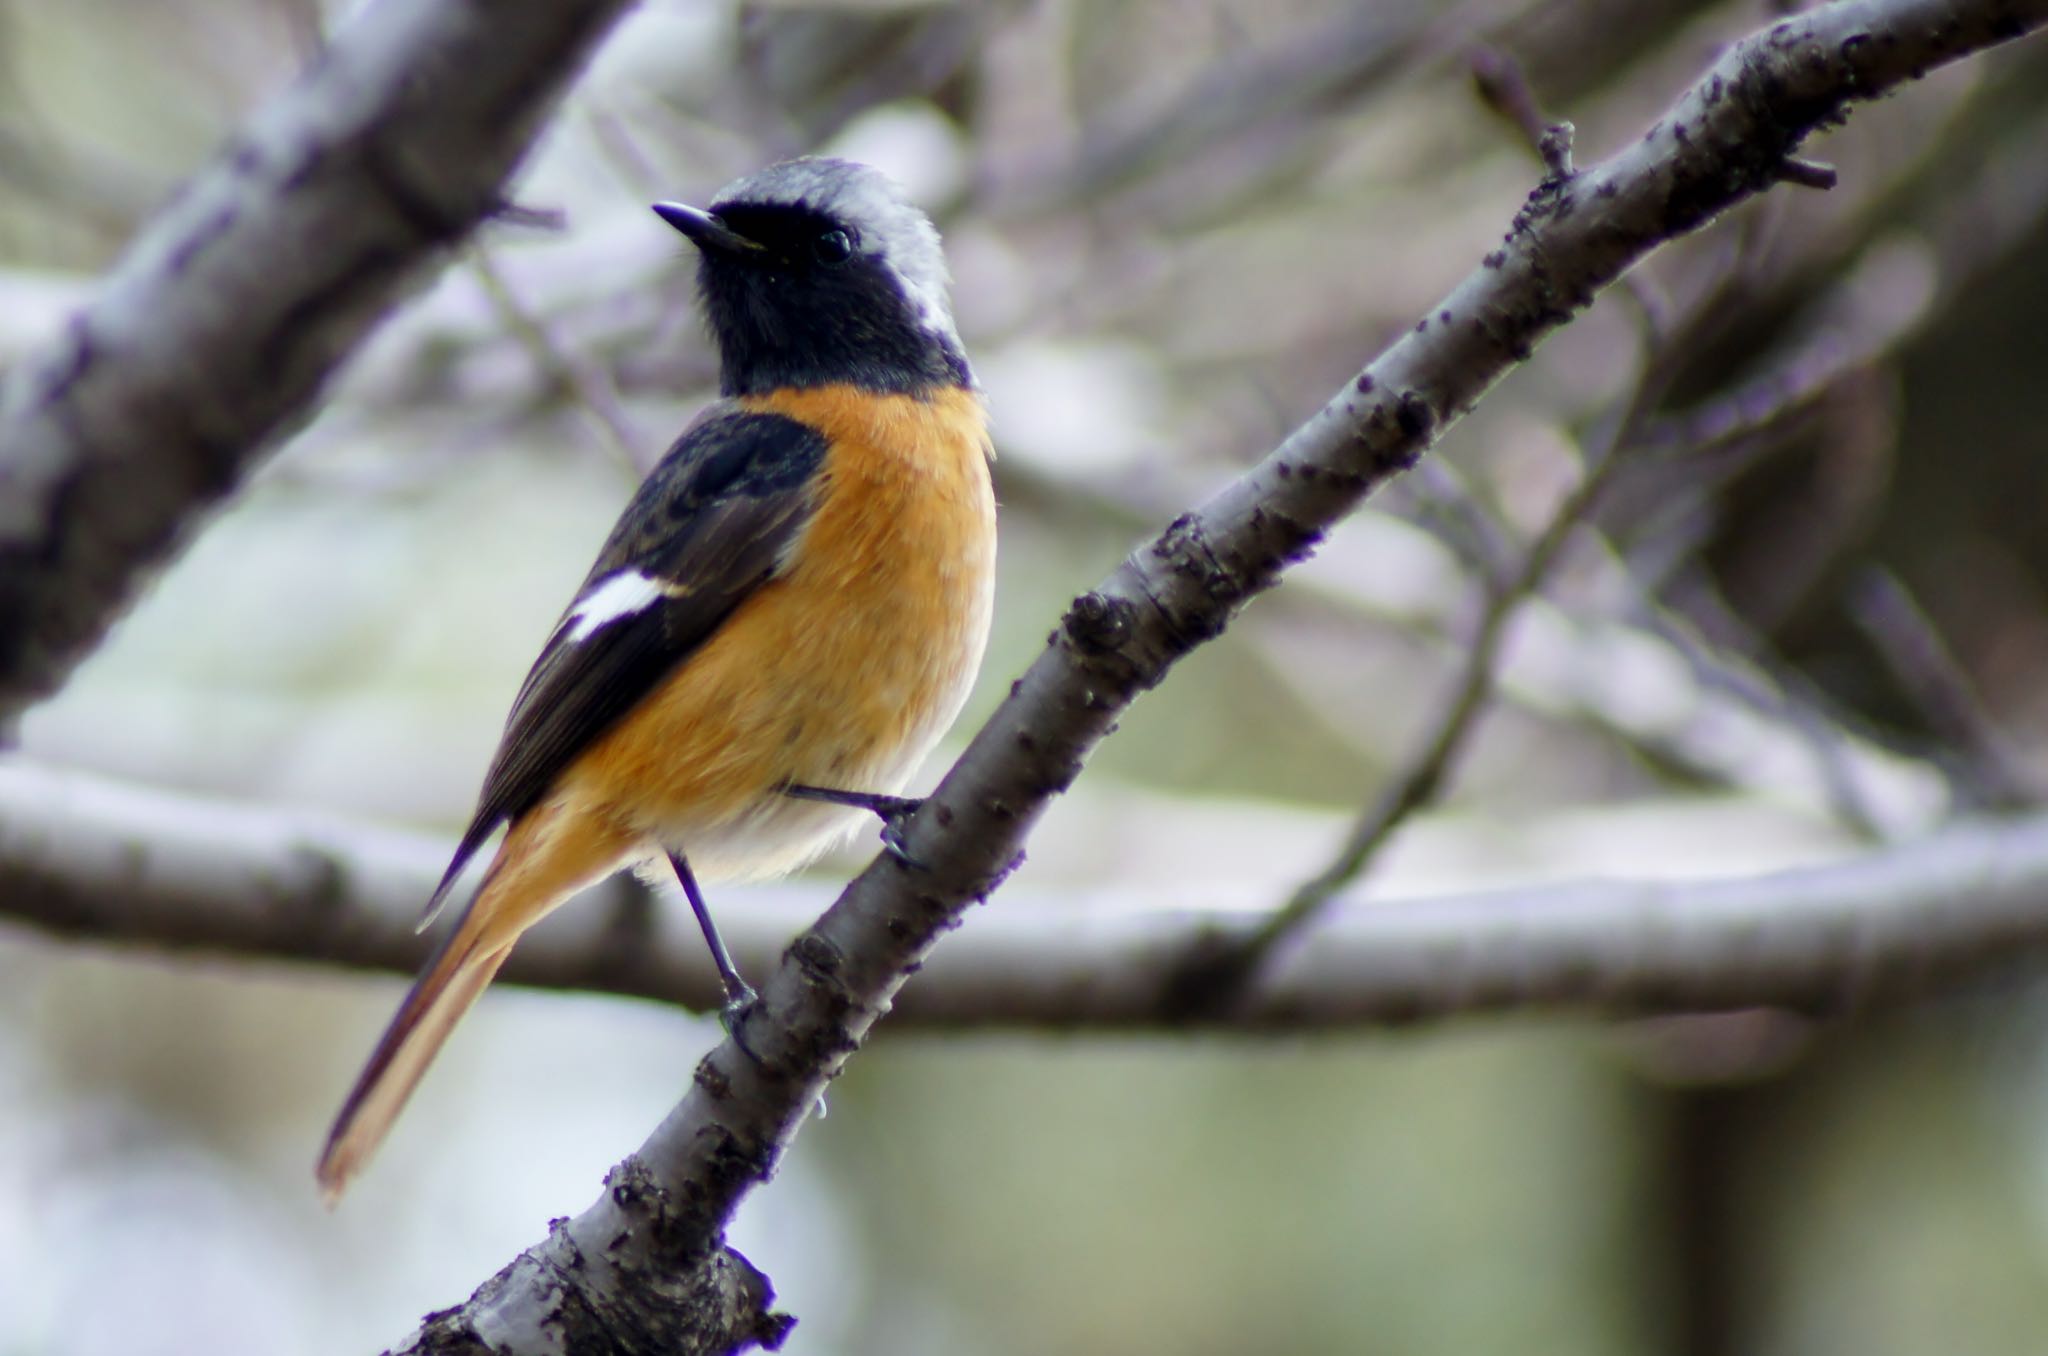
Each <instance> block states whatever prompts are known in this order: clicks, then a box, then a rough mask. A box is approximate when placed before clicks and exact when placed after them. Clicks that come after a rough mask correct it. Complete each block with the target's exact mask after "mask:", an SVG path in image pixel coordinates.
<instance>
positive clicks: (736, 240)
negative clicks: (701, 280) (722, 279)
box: [654, 202, 763, 255]
mask: <svg viewBox="0 0 2048 1356" xmlns="http://www.w3.org/2000/svg"><path fill="white" fill-rule="evenodd" d="M654 215H656V216H658V217H660V218H661V219H662V220H663V221H665V222H667V223H668V224H669V225H671V226H673V227H675V228H676V229H677V230H679V231H681V232H682V233H683V234H684V235H686V236H688V237H690V242H691V243H692V244H694V245H695V246H696V247H697V248H698V249H700V250H703V251H705V252H706V253H707V254H711V253H716V254H735V255H745V254H758V253H760V251H761V249H762V248H763V247H762V246H761V245H760V244H759V243H757V242H755V241H752V240H749V239H747V238H746V237H745V236H743V235H741V234H740V233H739V232H738V231H735V230H734V229H733V228H732V227H730V226H728V225H726V224H725V223H724V222H722V221H720V220H719V219H718V218H717V217H715V216H713V215H712V214H711V213H709V212H706V211H704V210H703V209H702V208H698V207H685V206H683V205H682V204H681V203H679V202H658V203H656V204H654Z"/></svg>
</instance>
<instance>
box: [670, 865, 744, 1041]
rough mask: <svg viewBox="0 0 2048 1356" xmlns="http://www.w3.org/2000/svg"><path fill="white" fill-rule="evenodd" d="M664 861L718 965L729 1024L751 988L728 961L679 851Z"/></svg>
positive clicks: (723, 946)
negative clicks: (672, 872)
mask: <svg viewBox="0 0 2048 1356" xmlns="http://www.w3.org/2000/svg"><path fill="white" fill-rule="evenodd" d="M668 864H669V869H670V870H672V871H674V872H675V873H676V882H677V883H678V884H679V885H681V886H682V887H683V894H684V895H686V896H688V898H689V901H690V912H692V913H694V914H696V915H697V926H698V927H700V928H702V929H704V944H705V945H706V946H708V947H710V948H711V963H712V964H713V965H715V966H717V967H718V978H719V982H720V983H722V984H724V985H725V1021H726V1023H727V1025H728V1026H730V1025H731V1024H732V1022H733V1020H734V1019H735V1017H736V1016H737V1015H738V1014H739V1013H740V1012H741V1011H742V1010H743V1009H745V1008H746V1007H747V1006H748V1005H750V1004H751V1003H753V1001H754V997H755V995H754V991H753V989H752V988H751V987H749V986H748V984H747V981H746V980H744V979H742V978H741V977H740V971H739V967H738V966H736V965H734V964H733V963H732V953H731V952H730V951H727V950H726V949H725V939H724V938H723V937H720V936H719V935H718V925H717V924H716V923H714V922H712V921H711V910H709V909H707V908H705V907H704V892H703V891H702V890H699V889H698V888H697V877H696V876H694V875H693V874H691V872H690V864H689V863H688V862H686V861H684V860H683V854H682V853H680V852H671V853H669V854H668Z"/></svg>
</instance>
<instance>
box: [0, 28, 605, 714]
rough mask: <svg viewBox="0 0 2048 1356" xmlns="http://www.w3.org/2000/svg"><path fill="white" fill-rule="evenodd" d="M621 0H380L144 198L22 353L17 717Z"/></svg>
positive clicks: (409, 284)
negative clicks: (189, 165)
mask: <svg viewBox="0 0 2048 1356" xmlns="http://www.w3.org/2000/svg"><path fill="white" fill-rule="evenodd" d="M623 8H624V5H623V3H621V2H620V0H580V2H579V3H571V4H553V3H537V4H524V5H509V6H499V7H495V8H493V9H492V10H491V11H490V12H489V13H488V14H487V13H485V12H483V11H481V10H477V9H474V8H472V7H469V6H465V5H461V4H456V3H448V2H443V3H431V4H411V3H391V4H384V5H380V6H376V7H372V8H368V9H365V10H363V11H362V12H361V13H359V14H358V15H356V17H355V19H354V21H353V23H352V24H351V25H350V26H349V27H348V28H347V29H345V30H344V31H343V32H341V33H340V34H338V35H337V36H336V38H335V40H334V41H333V42H332V43H331V44H329V45H328V46H327V47H326V48H325V49H324V51H323V52H322V53H321V57H320V60H319V61H317V62H315V63H314V64H313V65H311V66H310V67H309V68H308V69H307V72H306V74H305V76H304V77H303V78H302V79H301V80H300V81H299V82H298V83H296V84H294V85H293V86H292V87H291V88H290V89H289V90H288V91H286V92H285V93H283V94H281V95H279V96H278V97H277V98H275V99H273V100H272V101H271V102H270V103H269V104H267V105H266V106H265V107H264V108H263V109H262V110H261V111H260V112H259V113H257V114H256V115H255V116H254V117H252V118H251V119H250V121H249V122H248V123H247V124H246V126H245V127H244V128H243V129H242V131H241V132H240V133H239V134H238V136H237V138H236V139H235V141H234V142H233V143H232V145H231V146H230V147H229V148H228V149H227V150H225V151H223V152H222V153H221V154H220V155H219V156H218V157H217V158H216V159H215V161H214V163H213V164H212V166H211V167H210V168H209V169H207V170H206V171H204V172H202V173H200V174H199V175H197V176H195V177H194V178H193V179H191V180H190V181H188V182H187V183H186V184H185V185H183V187H182V188H181V189H180V190H179V192H178V195H177V196H176V197H175V198H174V199H173V200H172V201H171V202H170V203H168V204H166V206H165V207H164V208H163V209H162V210H161V211H159V212H157V213H155V214H154V215H153V216H152V217H151V218H150V220H149V222H148V226H147V229H145V230H144V231H142V232H141V233H140V235H139V236H138V237H137V238H136V239H135V241H134V242H133V244H132V245H130V246H129V248H128V250H127V251H126V253H125V254H124V255H123V257H122V260H121V262H120V263H119V264H118V265H116V266H115V268H114V269H113V270H112V271H111V272H110V273H109V274H108V276H107V277H106V278H105V280H104V281H103V282H102V283H101V284H100V285H99V287H98V289H97V290H96V292H95V294H94V296H93V299H92V300H91V301H90V302H89V303H87V304H85V305H83V306H81V307H80V308H79V309H78V310H77V311H76V312H75V313H74V314H73V315H72V316H71V317H70V319H69V320H68V322H67V323H66V324H65V326H64V329H63V332H62V334H61V335H57V336H52V337H50V338H49V339H48V340H47V341H46V347H45V348H44V349H43V351H41V352H38V353H34V354H29V355H25V356H24V357H22V358H21V359H19V360H18V361H15V362H12V363H10V364H9V366H8V370H7V372H6V380H5V383H4V385H0V473H4V475H5V480H4V482H0V483H4V485H5V488H6V493H5V495H4V497H0V726H4V725H7V724H11V723H12V721H13V719H14V718H16V717H18V716H19V715H20V713H21V711H22V710H23V708H24V707H26V706H27V705H28V704H29V703H30V702H32V701H34V700H36V699H38V698H42V697H47V696H48V695H50V693H52V692H54V691H55V690H56V689H57V688H58V686H59V685H60V684H62V683H63V681H64V679H65V677H66V676H67V675H68V674H69V673H70V671H71V670H72V668H73V667H74V666H75V665H76V664H77V663H78V662H79V660H80V659H82V658H83V657H84V656H85V655H86V654H87V653H89V652H90V651H91V649H92V648H93V646H94V645H95V644H97V643H98V641H99V640H100V639H101V637H103V636H104V635H105V634H106V630H107V628H108V627H109V626H110V625H111V624H112V623H113V620H114V618H115V617H116V616H118V615H119V614H120V613H121V612H122V611H123V610H124V609H125V608H126V607H127V606H128V605H129V603H130V602H132V600H133V599H134V597H135V595H136V594H137V592H138V591H139V590H140V588H141V587H142V585H143V583H144V581H145V580H146V579H147V578H148V577H149V576H150V575H151V574H152V573H154V572H155V571H157V570H159V569H161V568H162V567H163V566H164V565H165V564H166V563H167V562H168V561H169V560H170V559H171V558H172V557H173V556H174V555H175V554H176V552H177V550H178V548H179V546H180V545H181V544H182V543H184V542H185V541H187V540H189V539H190V538H191V536H192V535H193V534H194V532H196V531H197V519H198V517H199V515H200V514H202V513H203V512H204V511H205V510H207V509H209V508H211V507H212V506H213V505H215V504H216V503H218V502H219V501H220V500H221V499H222V498H224V497H225V496H227V495H228V494H230V493H231V492H233V491H234V490H235V489H236V488H237V487H238V486H239V485H240V484H241V483H242V481H243V479H244V477H245V476H246V475H247V474H248V472H249V471H250V469H251V468H252V467H253V466H254V465H255V464H256V462H257V461H258V459H259V458H260V457H261V456H262V455H263V454H264V453H265V452H267V451H269V450H270V449H271V448H272V447H274V446H275V445H276V442H277V440H278V439H279V438H280V437H282V436H283V435H284V434H285V433H287V432H289V431H290V430H291V429H293V428H294V427H296V426H297V425H298V424H300V423H303V422H304V421H305V420H306V419H307V418H308V417H310V415H311V404H312V402H313V400H314V399H315V398H316V397H317V396H318V395H319V394H320V392H321V390H322V388H323V387H324V386H325V385H326V383H327V379H328V376H329V374H330V373H331V372H332V371H333V370H334V368H335V367H336V366H337V365H338V364H339V363H340V362H341V361H342V360H343V359H344V358H345V357H346V356H347V355H348V353H349V351H350V350H351V349H353V348H354V347H355V345H356V344H357V343H358V342H359V341H360V340H361V338H362V337H363V335H364V334H365V333H367V332H368V330H369V329H370V328H371V326H372V325H374V324H375V322H376V321H377V320H378V319H379V318H380V317H381V316H382V315H383V314H384V312H385V311H386V310H388V309H389V308H390V307H391V306H392V305H393V304H395V303H396V302H397V301H399V300H400V299H402V298H403V297H404V296H405V295H406V294H407V293H408V292H410V291H412V290H414V289H415V288H417V287H419V286H420V285H421V284H422V283H423V282H424V281H425V270H426V269H427V267H428V266H429V265H430V264H431V263H432V262H433V261H434V260H435V259H436V257H437V256H438V255H439V254H440V253H441V252H442V251H443V250H444V249H445V248H446V247H447V246H448V245H449V244H451V243H452V242H453V241H455V240H457V239H460V238H461V237H462V236H463V235H464V234H466V233H467V232H468V231H469V230H470V229H471V228H472V227H474V226H475V225H476V223H477V222H479V221H481V220H482V219H483V218H484V216H485V215H486V214H487V213H489V212H490V211H491V210H493V208H494V207H496V205H497V204H498V203H500V202H501V201H502V190H503V186H504V183H505V180H506V179H507V177H508V176H510V174H511V173H512V171H513V170H514V168H516V167H517V165H518V164H519V162H520V160H521V159H522V158H523V157H524V155H525V153H526V150H527V147H528V145H529V143H530V142H531V141H532V139H533V137H534V136H535V135H536V133H537V132H538V131H539V129H540V127H541V125H542V123H543V121H544V120H545V119H546V117H547V116H548V115H549V114H550V113H551V112H552V111H553V110H554V106H555V102H556V100H557V99H558V98H559V97H560V94H561V92H562V90H563V89H564V88H565V87H566V86H567V84H568V83H569V81H570V80H571V79H572V78H573V77H574V76H575V75H576V73H577V72H578V71H579V70H581V69H582V66H583V63H584V60H585V58H586V57H587V56H588V54H589V52H590V50H591V48H592V47H593V46H594V45H595V43H596V42H597V40H598V38H599V37H601V36H602V35H603V33H604V32H605V30H606V28H607V27H609V25H610V23H611V21H612V19H613V18H615V17H616V15H617V14H618V12H619V11H620V10H621V9H623ZM4 153H5V148H4V146H0V155H4ZM30 163H31V164H33V163H34V162H33V161H31V162H30ZM51 182H63V180H56V181H51ZM51 182H44V183H43V186H44V187H49V186H51Z"/></svg>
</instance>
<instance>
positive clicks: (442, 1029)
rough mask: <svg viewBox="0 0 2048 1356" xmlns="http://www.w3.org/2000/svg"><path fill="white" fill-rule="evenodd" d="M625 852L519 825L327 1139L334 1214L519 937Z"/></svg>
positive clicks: (592, 835)
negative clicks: (349, 1185) (428, 1068)
mask: <svg viewBox="0 0 2048 1356" xmlns="http://www.w3.org/2000/svg"><path fill="white" fill-rule="evenodd" d="M625 843H626V840H625V838H624V837H623V836H622V835H620V834H617V833H616V832H609V831H606V830H602V829H596V828H593V827H590V826H588V825H575V826H569V827H567V828H566V831H565V826H564V825H562V824H561V823H559V822H558V821H556V817H555V816H554V815H553V814H550V813H543V814H537V815H534V816H531V817H529V818H527V819H525V820H522V821H521V822H520V823H518V824H515V825H513V827H512V829H511V831H510V832H508V833H507V834H506V835H505V841H504V844H503V845H502V846H501V847H500V848H499V849H498V857H497V860H496V861H494V862H493V863H492V864H491V869H490V872H489V874H488V875H486V876H485V877H484V883H483V885H482V886H481V887H480V888H479V889H478V890H477V893H476V897H475V898H474V899H472V900H471V901H470V903H469V907H468V908H466V909H464V910H463V911H462V917H461V918H460V919H459V920H458V921H457V922H456V924H455V926H454V927H453V928H452V929H450V930H449V933H448V936H447V937H445V938H443V939H442V941H441V944H440V945H439V946H438V947H436V948H435V949H434V953H433V955H431V956H430V957H428V959H427V963H426V965H425V967H424V968H423V969H422V970H421V971H420V977H419V978H418V979H417V980H415V981H413V986H412V991H411V992H410V993H408V994H406V996H405V1001H404V1002H403V1003H401V1004H399V1005H398V1012H397V1014H396V1015H395V1016H393V1017H392V1019H391V1025H389V1026H388V1027H386V1028H384V1034H383V1036H382V1037H380V1038H379V1039H378V1041H377V1048H376V1049H375V1050H373V1051H371V1053H370V1061H369V1063H368V1064H366V1065H364V1066H363V1072H362V1074H361V1075H360V1076H359V1077H358V1078H357V1079H356V1085H355V1086H354V1087H353V1088H351V1089H349V1094H348V1099H347V1100H346V1101H344V1102H343V1103H342V1104H341V1113H340V1114H339V1115H338V1116H336V1117H335V1118H334V1128H333V1129H331V1130H329V1131H328V1132H327V1147H326V1148H325V1149H323V1150H322V1151H321V1153H320V1166H319V1168H318V1170H317V1173H316V1176H317V1177H318V1178H319V1182H320V1193H321V1195H322V1196H323V1197H325V1198H326V1201H327V1204H328V1205H330V1206H331V1205H333V1204H334V1203H335V1202H336V1201H338V1200H340V1199H341V1193H342V1192H343V1191H345V1190H347V1189H348V1184H349V1182H350V1181H351V1180H353V1179H354V1178H355V1176H356V1174H357V1173H359V1172H361V1171H362V1169H363V1165H364V1164H366V1163H368V1162H369V1160H370V1155H371V1154H373V1153H375V1152H376V1150H377V1146H378V1145H379V1144H381V1143H383V1142H384V1136H385V1134H386V1133H387V1132H388V1131H389V1130H390V1129H391V1123H392V1122H393V1121H395V1120H397V1119H398V1113H399V1112H400V1111H402V1110H403V1109H404V1108H405V1103H406V1099H407V1098H409V1097H411V1096H412V1090H413V1088H414V1087H415V1086H417V1085H418V1083H419V1081H420V1076H421V1075H422V1074H424V1073H425V1072H426V1071H427V1065H429V1064H430V1063H432V1062H433V1059H434V1056H435V1055H436V1054H438V1053H440V1050H441V1045H442V1043H443V1042H444V1041H446V1040H447V1039H448V1034H449V1033H450V1032H451V1031H453V1030H454V1029H455V1024H456V1023H457V1022H459V1021H461V1020H462V1015H463V1014H464V1013H466V1012H468V1011H469V1009H470V1007H471V1005H472V1004H474V1003H475V1002H476V1000H477V998H478V997H479V996H480V995H481V994H482V993H483V991H484V988H485V986H486V985H488V984H489V983H490V982H491V979H492V977H493V976H495V975H496V974H497V973H498V967H499V966H501V965H503V964H504V963H505V958H506V957H507V956H509V955H510V954H511V953H512V944H513V943H514V942H516V941H518V940H519V936H520V934H521V933H523V932H525V931H526V929H528V928H530V927H532V926H533V925H534V924H535V923H537V922H539V921H540V920H541V919H542V918H544V917H546V916H547V915H548V914H549V913H550V912H552V911H553V909H554V907H555V906H556V905H557V904H560V903H561V902H562V901H563V900H565V899H567V898H568V897H569V896H570V895H573V894H575V893H576V892H577V891H578V890H581V889H582V888H583V887H584V886H586V885H589V884H591V883H593V882H594V881H597V880H601V879H602V878H604V877H605V876H607V875H609V874H611V872H612V871H614V870H615V869H617V867H618V866H619V865H620V861H621V856H622V853H623V852H624V848H625Z"/></svg>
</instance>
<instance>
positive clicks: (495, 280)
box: [469, 241, 653, 480]
mask: <svg viewBox="0 0 2048 1356" xmlns="http://www.w3.org/2000/svg"><path fill="white" fill-rule="evenodd" d="M469 265H470V268H471V269H472V270H474V271H475V273H476V276H477V279H478V280H479V281H480V282H482V283H483V286H484V292H485V293H486V294H487V295H488V296H489V297H490V299H491V304H492V305H493V306H494V307H496V308H497V312H498V316H499V318H500V319H501V320H502V321H503V322H504V324H505V326H506V328H507V329H509V330H511V331H512V333H513V334H515V335H517V336H518V338H519V342H520V343H521V344H523V345H525V347H526V351H527V353H528V354H529V355H531V357H532V359H533V364H534V366H535V367H538V368H539V369H540V370H541V371H542V372H543V373H545V374H546V375H547V377H548V378H549V380H551V381H552V382H554V384H555V385H556V386H557V387H559V388H560V389H561V390H562V391H563V392H564V393H566V394H567V395H568V396H569V397H570V398H571V399H573V400H574V401H575V402H576V406H577V408H578V409H580V410H581V411H582V412H583V415H584V418H585V422H587V423H588V424H589V425H590V426H591V428H592V430H593V431H594V432H595V433H596V434H597V439H598V441H599V442H600V443H602V444H603V445H604V449H605V451H607V452H608V453H610V454H611V456H612V459H613V460H614V461H616V462H618V463H619V465H620V467H621V468H622V469H624V470H626V471H628V472H631V473H632V475H633V478H634V479H635V480H637V479H639V477H641V476H642V475H645V474H646V473H647V470H648V468H649V467H650V466H652V465H653V461H652V459H651V458H649V457H648V456H647V455H646V454H645V452H644V451H643V450H642V449H643V447H644V446H645V444H644V442H643V441H642V439H641V437H640V435H639V433H637V432H636V431H635V430H634V428H633V422H632V420H631V419H630V418H628V417H627V415H626V411H625V410H624V409H623V408H622V407H621V406H620V405H619V393H618V392H617V391H616V390H614V389H613V388H612V383H611V378H610V377H609V376H607V375H606V374H605V372H604V370H603V369H602V368H600V367H598V366H597V365H596V364H594V363H590V362H586V361H584V360H582V359H580V358H578V357H577V356H576V355H575V354H573V353H571V352H569V350H567V349H565V348H563V347H562V346H561V345H560V344H558V343H556V342H555V336H554V334H553V333H552V332H550V331H549V329H548V327H547V325H546V323H545V322H543V321H542V320H541V319H539V318H538V317H537V316H535V315H534V314H533V313H532V312H530V311H528V310H527V309H526V307H525V306H523V305H522V304H520V301H519V298H518V297H517V296H515V295H514V294H513V291H512V288H511V286H510V285H509V284H508V283H507V282H506V281H505V276H504V274H502V273H500V272H499V271H498V265H497V261H496V260H495V259H494V258H493V257H492V255H491V251H490V249H489V247H488V246H486V245H484V244H483V243H482V242H481V241H479V242H477V243H475V244H473V245H471V246H470V250H469Z"/></svg>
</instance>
